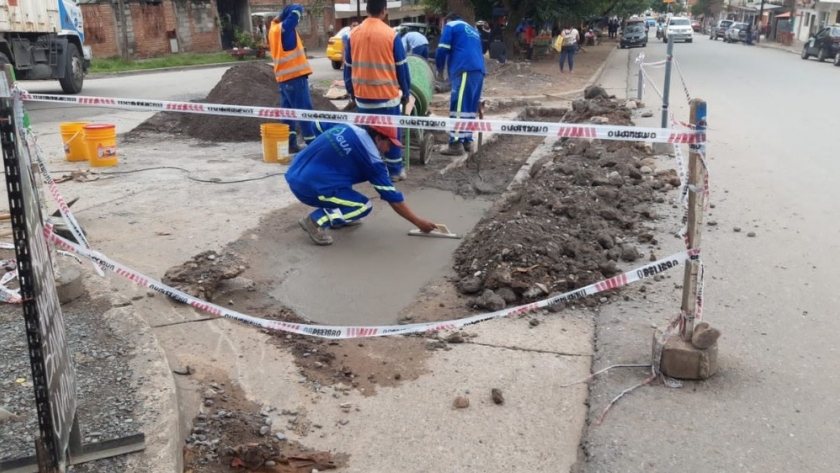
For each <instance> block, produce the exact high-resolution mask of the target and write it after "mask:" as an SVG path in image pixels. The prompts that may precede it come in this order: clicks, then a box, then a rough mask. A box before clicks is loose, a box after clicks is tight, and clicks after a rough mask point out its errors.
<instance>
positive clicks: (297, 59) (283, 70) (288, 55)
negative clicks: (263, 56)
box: [271, 23, 312, 82]
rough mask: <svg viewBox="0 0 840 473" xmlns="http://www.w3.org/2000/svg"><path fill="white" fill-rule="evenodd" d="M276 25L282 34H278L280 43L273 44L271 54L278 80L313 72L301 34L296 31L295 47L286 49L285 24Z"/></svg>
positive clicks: (294, 77)
mask: <svg viewBox="0 0 840 473" xmlns="http://www.w3.org/2000/svg"><path fill="white" fill-rule="evenodd" d="M275 24H276V23H275ZM276 25H277V26H276V28H278V29H279V30H280V34H279V35H278V41H277V43H278V44H272V45H271V46H272V48H271V56H272V58H273V59H274V77H275V78H276V79H277V82H285V81H287V80H292V79H297V78H298V77H301V76H306V75H309V74H312V68H311V67H309V61H308V60H307V59H306V53H305V52H304V51H303V41H301V39H300V35H299V34H297V32H295V37H296V38H297V45H296V46H295V49H293V50H291V51H284V50H283V44H282V43H283V39H282V36H283V26H282V25H280V24H276ZM273 28H275V26H274V25H272V29H273Z"/></svg>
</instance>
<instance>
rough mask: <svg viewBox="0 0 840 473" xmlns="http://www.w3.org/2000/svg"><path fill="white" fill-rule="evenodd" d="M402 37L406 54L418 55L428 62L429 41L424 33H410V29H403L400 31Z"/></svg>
mask: <svg viewBox="0 0 840 473" xmlns="http://www.w3.org/2000/svg"><path fill="white" fill-rule="evenodd" d="M400 37H401V38H402V42H403V47H404V48H405V52H406V54H409V53H410V54H416V55H418V56H422V57H423V58H424V59H426V60H428V59H429V39H428V38H426V36H425V35H423V33H420V32H417V31H408V28H406V27H403V28H402V29H401V30H400Z"/></svg>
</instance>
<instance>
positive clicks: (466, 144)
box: [464, 141, 473, 154]
mask: <svg viewBox="0 0 840 473" xmlns="http://www.w3.org/2000/svg"><path fill="white" fill-rule="evenodd" d="M472 144H473V143H472V141H464V151H466V152H467V154H469V153H472Z"/></svg>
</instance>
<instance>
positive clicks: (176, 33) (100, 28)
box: [79, 0, 221, 59]
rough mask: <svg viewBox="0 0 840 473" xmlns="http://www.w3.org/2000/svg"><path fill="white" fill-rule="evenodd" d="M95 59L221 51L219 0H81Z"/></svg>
mask: <svg viewBox="0 0 840 473" xmlns="http://www.w3.org/2000/svg"><path fill="white" fill-rule="evenodd" d="M79 4H80V7H81V9H82V15H83V16H84V20H85V42H86V43H87V45H88V46H90V47H91V49H92V50H93V54H94V57H95V58H103V57H104V58H107V57H120V56H121V57H124V58H132V59H143V58H150V57H156V56H161V55H163V54H167V53H173V52H212V51H219V50H220V48H221V46H220V42H219V26H218V24H217V19H218V10H217V5H216V0H198V1H189V2H183V1H175V0H153V1H143V2H139V1H137V0H118V1H117V0H81V1H80V2H79Z"/></svg>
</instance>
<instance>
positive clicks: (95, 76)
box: [85, 61, 251, 80]
mask: <svg viewBox="0 0 840 473" xmlns="http://www.w3.org/2000/svg"><path fill="white" fill-rule="evenodd" d="M243 62H251V61H235V62H214V63H212V64H198V65H194V66H174V67H158V68H154V69H136V70H132V71H118V72H94V73H92V74H87V75H86V76H85V79H89V80H96V79H110V78H113V77H129V76H139V75H143V74H156V73H160V72H180V71H192V70H198V69H215V68H218V67H231V66H234V65H236V64H240V63H243Z"/></svg>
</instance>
